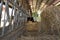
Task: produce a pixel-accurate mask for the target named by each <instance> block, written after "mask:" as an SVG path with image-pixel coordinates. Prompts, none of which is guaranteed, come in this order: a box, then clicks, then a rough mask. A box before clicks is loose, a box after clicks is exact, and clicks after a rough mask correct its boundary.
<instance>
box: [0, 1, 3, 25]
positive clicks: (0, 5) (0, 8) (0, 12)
mask: <svg viewBox="0 0 60 40" xmlns="http://www.w3.org/2000/svg"><path fill="white" fill-rule="evenodd" d="M2 4H3V2H2V1H1V4H0V25H1V14H2Z"/></svg>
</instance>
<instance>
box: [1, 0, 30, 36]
mask: <svg viewBox="0 0 60 40" xmlns="http://www.w3.org/2000/svg"><path fill="white" fill-rule="evenodd" d="M16 1H17V0H13V5H12V11H11V16H10V15H9V3H10V1H8V0H5V1H4V0H1V3H0V27H1V22H2V9H3V2H4V3H5V8H6V9H5V13H4V14H6V15H7V20H6V19H5V16H6V15H4V25H3V27H1V28H0V37H1V36H4V35H5V34H7V33H10V32H12V31H13V30H14V29H17V28H20V27H22V26H24V24H25V23H24V22H26V21H27V17H28V16H29V15H28V14H27V12H24V11H23V10H24V9H22V8H21V9H20V8H19V6H18V7H16V4H17V2H16ZM13 14H14V15H13ZM5 21H8V23H9V25H8V26H7V27H6V26H5V25H6V23H7V22H5Z"/></svg>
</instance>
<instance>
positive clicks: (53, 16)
mask: <svg viewBox="0 0 60 40" xmlns="http://www.w3.org/2000/svg"><path fill="white" fill-rule="evenodd" d="M41 32H42V33H47V34H59V33H60V7H56V6H51V7H48V8H46V9H45V10H44V11H43V12H42V13H41Z"/></svg>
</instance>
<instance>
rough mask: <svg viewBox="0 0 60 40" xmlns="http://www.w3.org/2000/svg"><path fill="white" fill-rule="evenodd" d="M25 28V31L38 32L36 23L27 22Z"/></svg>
mask: <svg viewBox="0 0 60 40" xmlns="http://www.w3.org/2000/svg"><path fill="white" fill-rule="evenodd" d="M25 28H26V30H27V31H37V30H38V23H37V22H32V21H29V22H28V23H26V27H25Z"/></svg>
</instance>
